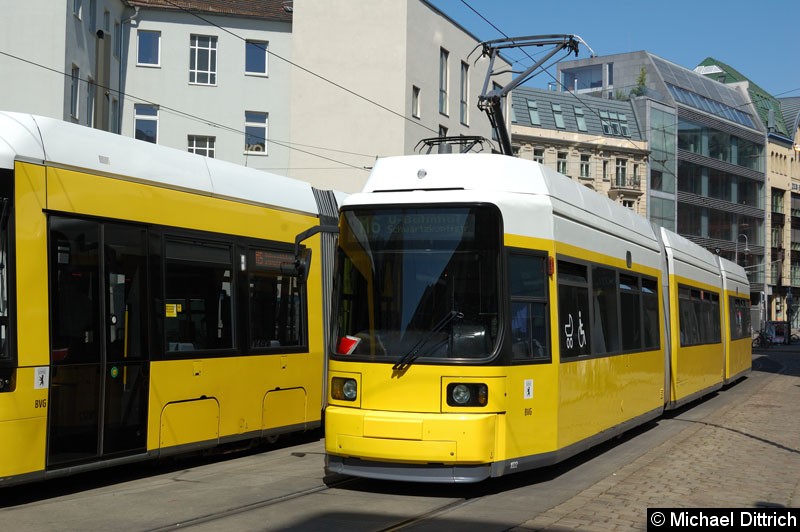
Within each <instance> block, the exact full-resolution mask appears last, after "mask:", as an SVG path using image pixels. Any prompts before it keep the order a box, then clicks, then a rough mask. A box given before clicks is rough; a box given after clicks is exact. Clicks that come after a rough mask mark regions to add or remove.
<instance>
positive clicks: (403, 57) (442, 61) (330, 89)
mask: <svg viewBox="0 0 800 532" xmlns="http://www.w3.org/2000/svg"><path fill="white" fill-rule="evenodd" d="M293 4H294V22H293V34H294V41H293V48H292V58H293V61H294V62H295V63H296V64H298V65H301V66H302V67H303V68H302V69H301V68H296V69H294V70H292V125H291V139H292V142H293V143H295V147H297V148H299V149H294V150H292V153H291V157H290V167H291V171H290V176H291V177H295V178H299V179H308V180H310V181H312V182H313V183H315V184H318V186H321V187H323V188H335V189H339V190H344V191H348V192H353V191H357V190H360V189H361V186H362V185H363V183H364V182H365V181H366V178H367V176H368V173H369V172H368V171H369V168H370V167H372V165H373V164H374V162H375V159H376V157H380V156H391V155H403V154H410V153H415V152H414V149H415V146H416V145H417V143H418V142H419V141H420V140H421V139H423V138H429V137H436V136H440V135H441V134H442V133H445V134H446V135H449V136H456V135H475V136H482V137H485V138H491V135H492V131H491V127H490V125H489V120H488V118H487V117H486V116H485V115H484V114H483V113H482V112H480V111H479V110H478V109H477V102H478V95H479V94H480V93H481V90H482V88H483V83H484V79H485V76H486V70H487V68H488V63H489V61H488V59H483V58H480V49H477V50H476V46H477V45H478V43H479V41H478V39H477V38H476V37H474V36H473V35H471V34H469V33H468V32H467V31H465V30H464V29H463V28H461V27H460V26H458V25H457V24H455V23H454V22H453V21H452V20H450V19H449V18H448V17H447V16H446V15H445V14H444V13H442V12H440V11H438V10H437V9H435V8H434V7H433V6H431V5H430V4H428V3H427V2H425V1H422V0H414V1H409V0H383V1H380V2H363V1H361V0H337V1H336V2H320V1H318V0H294V2H293ZM470 54H471V55H470ZM503 66H505V67H508V64H506V63H504V62H503V61H501V62H499V63H496V64H495V67H496V70H500V69H503ZM510 79H511V74H510V73H507V74H504V75H503V76H498V77H497V78H496V81H497V82H498V83H501V84H502V83H507V82H508V81H510ZM490 88H491V87H490Z"/></svg>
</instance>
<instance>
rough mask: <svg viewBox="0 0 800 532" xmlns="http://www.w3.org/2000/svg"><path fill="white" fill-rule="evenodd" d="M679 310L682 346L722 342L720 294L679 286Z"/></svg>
mask: <svg viewBox="0 0 800 532" xmlns="http://www.w3.org/2000/svg"><path fill="white" fill-rule="evenodd" d="M678 309H679V313H680V318H679V319H680V335H681V345H682V346H690V345H701V344H713V343H719V342H720V341H721V326H720V308H719V294H715V293H713V292H708V291H706V290H700V289H697V288H689V287H686V286H679V287H678Z"/></svg>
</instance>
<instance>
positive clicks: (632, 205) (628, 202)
mask: <svg viewBox="0 0 800 532" xmlns="http://www.w3.org/2000/svg"><path fill="white" fill-rule="evenodd" d="M622 206H623V207H626V208H628V209H630V210H632V211H635V210H636V200H632V199H623V200H622Z"/></svg>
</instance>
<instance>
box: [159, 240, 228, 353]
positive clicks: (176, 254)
mask: <svg viewBox="0 0 800 532" xmlns="http://www.w3.org/2000/svg"><path fill="white" fill-rule="evenodd" d="M232 271H233V264H232V255H231V246H229V245H227V244H219V243H212V242H201V241H178V240H167V242H166V264H165V282H164V300H165V312H164V316H165V320H164V332H165V335H166V345H167V351H171V352H177V351H197V350H205V349H226V348H232V347H233V335H232V331H233V316H232V313H231V309H232V308H233V307H232V302H231V298H232V294H233V290H232V284H233V280H232V278H231V272H232Z"/></svg>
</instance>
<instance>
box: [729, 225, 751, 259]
mask: <svg viewBox="0 0 800 532" xmlns="http://www.w3.org/2000/svg"><path fill="white" fill-rule="evenodd" d="M742 237H744V254H745V256H747V254H748V253H750V248H748V247H747V246H748V244H747V235H746V234H744V233H741V234H740V235H739V236H737V237H736V254H735V259H734V261H733V262H735V263H736V265H737V266H738V265H739V239H740V238H742Z"/></svg>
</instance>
